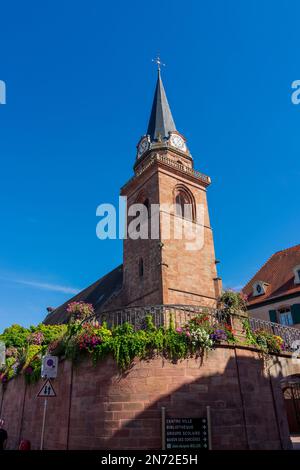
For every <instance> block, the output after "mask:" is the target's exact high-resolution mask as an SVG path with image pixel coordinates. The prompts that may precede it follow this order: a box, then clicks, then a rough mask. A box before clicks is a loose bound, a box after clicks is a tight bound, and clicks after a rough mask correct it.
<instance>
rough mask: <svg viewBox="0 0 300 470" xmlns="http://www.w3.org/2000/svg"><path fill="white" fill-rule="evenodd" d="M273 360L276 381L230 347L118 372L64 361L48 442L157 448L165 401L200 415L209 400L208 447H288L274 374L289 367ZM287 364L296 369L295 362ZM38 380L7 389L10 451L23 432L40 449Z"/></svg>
mask: <svg viewBox="0 0 300 470" xmlns="http://www.w3.org/2000/svg"><path fill="white" fill-rule="evenodd" d="M276 361H277V362H276V364H277V367H278V364H279V363H280V361H283V363H284V366H283V368H282V370H281V371H279V373H278V370H277V373H276V376H274V375H273V376H272V381H273V385H272V384H271V379H270V377H269V375H268V371H265V372H263V368H262V361H261V359H259V357H258V355H257V353H256V352H253V351H249V350H247V349H240V348H236V349H235V348H231V347H220V348H217V349H215V350H214V351H211V352H210V353H208V355H207V357H205V358H204V360H203V363H202V361H201V360H200V359H189V360H183V361H179V362H178V363H177V364H174V363H171V362H169V361H166V360H163V359H162V358H156V359H153V360H151V361H147V362H146V361H137V363H136V364H135V365H134V367H133V368H132V369H131V370H130V371H128V372H127V373H126V374H124V375H122V376H120V374H119V372H118V370H117V368H116V365H115V363H114V361H113V360H112V359H110V358H109V359H107V360H105V361H103V362H100V363H98V364H97V366H96V367H94V366H93V365H92V364H91V362H90V361H89V360H85V361H83V362H82V363H81V364H80V365H78V366H77V367H73V368H72V365H71V364H70V363H69V362H67V361H64V362H61V363H60V370H59V377H58V378H57V379H56V380H55V381H54V387H55V390H56V392H57V398H53V399H49V403H48V404H49V406H48V414H47V426H46V433H45V448H46V449H67V448H69V449H160V448H161V407H162V406H165V407H166V411H167V414H168V415H170V416H173V417H198V416H202V415H204V414H205V410H206V406H207V405H210V406H211V415H212V445H213V448H215V449H247V448H250V449H281V448H282V447H287V446H288V445H289V438H288V429H287V424H286V423H287V421H286V416H285V414H284V408H283V400H282V395H281V391H280V390H279V388H278V387H279V385H278V379H279V378H280V377H281V375H282V374H283V373H290V372H291V367H290V362H289V361H290V360H288V359H284V358H278V357H277V358H276ZM292 368H293V372H295V369H298V373H299V372H300V367H299V366H298V365H297V366H293V367H292ZM72 369H73V370H72ZM273 372H274V371H273ZM271 385H272V386H273V387H274V388H275V391H276V393H275V398H276V403H274V393H272V387H271ZM40 386H41V384H36V385H34V386H26V387H25V385H24V380H23V378H22V377H19V378H18V379H16V380H13V381H11V382H10V383H9V384H8V386H7V389H6V391H5V392H4V395H3V400H2V410H1V415H2V416H3V417H4V418H5V419H6V424H7V429H8V434H9V441H8V446H9V448H11V449H13V448H16V446H17V444H18V442H19V439H20V437H21V438H26V439H30V440H31V442H32V447H33V448H34V449H37V448H38V447H39V442H40V434H41V426H42V412H43V399H40V398H39V399H38V398H36V394H37V392H38V390H39V388H40ZM279 392H280V393H279ZM24 397H25V399H24ZM0 403H1V396H0ZM23 404H24V410H23ZM22 410H23V411H22ZM278 423H279V424H278Z"/></svg>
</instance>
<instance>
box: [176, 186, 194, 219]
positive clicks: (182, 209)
mask: <svg viewBox="0 0 300 470" xmlns="http://www.w3.org/2000/svg"><path fill="white" fill-rule="evenodd" d="M175 207H176V211H175V212H176V215H177V216H178V217H182V218H183V219H187V220H193V219H194V205H193V199H192V196H191V195H190V194H188V193H187V192H186V191H184V190H182V189H180V190H178V191H177V192H176V196H175Z"/></svg>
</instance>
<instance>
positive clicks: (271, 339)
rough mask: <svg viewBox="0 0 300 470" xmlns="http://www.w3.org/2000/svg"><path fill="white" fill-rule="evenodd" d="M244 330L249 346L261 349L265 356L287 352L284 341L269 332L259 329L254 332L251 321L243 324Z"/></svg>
mask: <svg viewBox="0 0 300 470" xmlns="http://www.w3.org/2000/svg"><path fill="white" fill-rule="evenodd" d="M243 329H244V332H245V335H246V339H247V344H249V345H253V346H255V347H256V348H258V349H261V350H262V351H263V352H264V353H265V354H270V353H275V354H279V353H280V352H282V351H284V350H285V344H284V340H283V339H282V338H281V337H280V336H277V335H274V334H272V333H270V332H268V331H265V330H262V329H258V330H256V331H252V330H251V327H250V323H249V320H245V321H244V322H243Z"/></svg>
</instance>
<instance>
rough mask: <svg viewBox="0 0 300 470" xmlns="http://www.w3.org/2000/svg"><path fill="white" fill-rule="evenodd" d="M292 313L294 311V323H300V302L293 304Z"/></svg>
mask: <svg viewBox="0 0 300 470" xmlns="http://www.w3.org/2000/svg"><path fill="white" fill-rule="evenodd" d="M291 313H292V318H293V323H300V304H294V305H292V306H291Z"/></svg>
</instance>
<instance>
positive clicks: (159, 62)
mask: <svg viewBox="0 0 300 470" xmlns="http://www.w3.org/2000/svg"><path fill="white" fill-rule="evenodd" d="M152 62H155V63H156V64H157V70H160V67H161V65H163V66H165V65H166V64H164V63H163V62H162V61H161V60H160V57H159V55H158V56H157V57H155V59H152Z"/></svg>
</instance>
